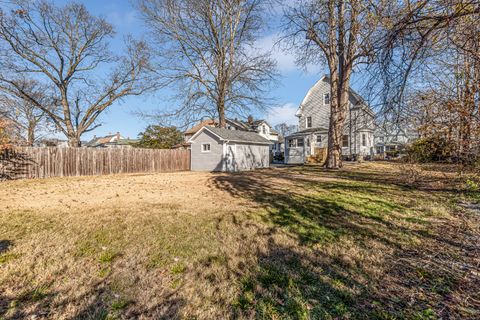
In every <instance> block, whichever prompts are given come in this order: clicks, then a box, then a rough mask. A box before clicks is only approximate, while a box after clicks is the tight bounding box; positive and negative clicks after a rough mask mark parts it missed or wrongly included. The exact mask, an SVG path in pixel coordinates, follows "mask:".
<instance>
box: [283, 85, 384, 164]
mask: <svg viewBox="0 0 480 320" xmlns="http://www.w3.org/2000/svg"><path fill="white" fill-rule="evenodd" d="M296 116H297V117H298V121H299V126H298V127H299V131H298V132H295V133H293V134H291V135H289V136H287V137H285V162H286V163H304V162H306V161H307V159H308V157H310V156H313V155H315V154H316V153H317V152H318V151H319V150H323V149H324V148H327V142H328V128H329V122H330V80H329V78H328V77H327V76H324V77H323V78H321V79H320V80H319V81H318V82H317V83H315V85H314V86H313V87H312V88H311V89H310V90H309V91H308V93H307V95H306V96H305V98H304V99H303V101H302V103H301V104H300V107H299V108H298V111H297V113H296ZM374 130H375V114H374V113H373V111H372V110H371V109H370V107H369V106H368V105H367V103H366V102H365V101H364V100H363V99H362V98H361V97H360V96H359V95H358V94H357V93H355V91H353V90H352V89H350V96H349V108H348V111H347V117H346V121H345V126H344V131H343V137H342V154H343V155H344V156H345V157H347V158H353V157H356V156H367V155H373V154H374V151H375V150H374Z"/></svg>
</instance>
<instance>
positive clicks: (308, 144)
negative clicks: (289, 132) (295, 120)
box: [307, 138, 310, 147]
mask: <svg viewBox="0 0 480 320" xmlns="http://www.w3.org/2000/svg"><path fill="white" fill-rule="evenodd" d="M307 147H310V138H307Z"/></svg>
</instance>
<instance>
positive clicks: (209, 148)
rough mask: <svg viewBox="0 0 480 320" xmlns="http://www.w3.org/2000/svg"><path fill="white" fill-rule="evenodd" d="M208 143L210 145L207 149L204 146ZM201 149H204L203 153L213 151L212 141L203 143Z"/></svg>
mask: <svg viewBox="0 0 480 320" xmlns="http://www.w3.org/2000/svg"><path fill="white" fill-rule="evenodd" d="M206 145H208V150H205V149H204V148H203V146H206ZM201 151H202V153H208V152H211V151H212V145H211V144H210V143H202V147H201Z"/></svg>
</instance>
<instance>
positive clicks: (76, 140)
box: [68, 134, 81, 148]
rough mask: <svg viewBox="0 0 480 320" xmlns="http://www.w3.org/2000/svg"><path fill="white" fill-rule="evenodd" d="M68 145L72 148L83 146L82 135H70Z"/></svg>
mask: <svg viewBox="0 0 480 320" xmlns="http://www.w3.org/2000/svg"><path fill="white" fill-rule="evenodd" d="M68 146H69V147H71V148H79V147H81V143H80V137H79V136H78V135H76V134H73V135H69V136H68Z"/></svg>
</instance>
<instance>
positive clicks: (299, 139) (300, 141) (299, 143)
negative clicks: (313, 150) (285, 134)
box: [297, 138, 303, 147]
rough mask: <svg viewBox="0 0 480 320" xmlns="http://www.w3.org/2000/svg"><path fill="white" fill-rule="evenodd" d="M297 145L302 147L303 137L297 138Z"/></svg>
mask: <svg viewBox="0 0 480 320" xmlns="http://www.w3.org/2000/svg"><path fill="white" fill-rule="evenodd" d="M297 147H303V138H298V139H297Z"/></svg>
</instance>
